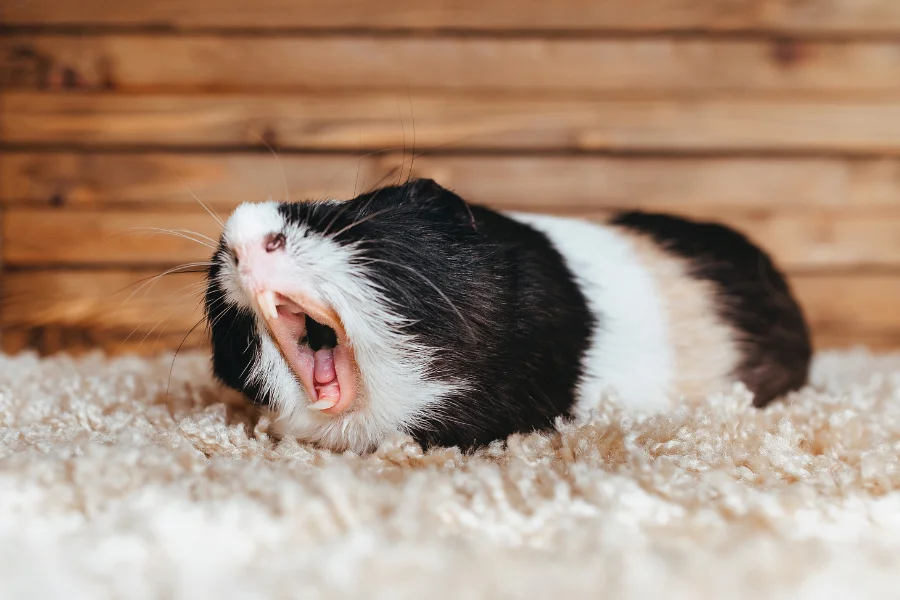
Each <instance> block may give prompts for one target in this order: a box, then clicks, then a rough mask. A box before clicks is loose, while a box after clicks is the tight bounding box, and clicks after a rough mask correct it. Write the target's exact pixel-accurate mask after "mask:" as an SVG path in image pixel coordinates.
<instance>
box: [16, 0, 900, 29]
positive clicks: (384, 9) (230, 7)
mask: <svg viewBox="0 0 900 600" xmlns="http://www.w3.org/2000/svg"><path fill="white" fill-rule="evenodd" d="M0 21H2V22H4V23H6V24H8V25H12V26H18V25H44V26H47V25H105V26H135V25H137V26H154V27H164V28H175V29H178V28H209V27H213V28H238V29H246V28H300V29H321V28H341V29H343V28H347V29H362V30H384V29H414V30H440V29H466V30H513V31H516V30H540V31H573V30H576V31H585V30H627V31H658V30H696V29H704V30H714V31H732V30H768V31H798V32H814V33H849V34H855V33H861V32H896V31H898V30H900V5H898V4H897V3H896V2H894V1H893V0H864V1H858V2H856V1H854V2H848V1H846V0H728V1H718V2H712V1H709V0H643V1H642V2H641V3H640V5H635V3H634V2H632V1H629V0H604V1H603V2H596V1H594V0H564V1H562V2H552V3H548V2H543V1H541V0H522V1H520V2H510V1H508V0H492V1H490V2H484V1H483V0H386V1H383V2H377V3H372V2H367V1H366V0H336V1H332V2H327V3H322V2H316V1H314V0H257V1H255V2H245V1H243V0H215V1H213V0H192V1H190V2H185V1H183V0H157V1H154V2H127V3H125V2H113V1H111V0H84V1H82V2H78V3H73V2H69V1H68V0H28V1H24V0H18V1H17V0H13V1H11V2H5V3H4V4H3V5H2V9H0Z"/></svg>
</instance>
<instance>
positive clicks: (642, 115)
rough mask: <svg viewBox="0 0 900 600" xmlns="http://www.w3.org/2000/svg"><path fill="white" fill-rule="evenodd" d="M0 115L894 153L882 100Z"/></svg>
mask: <svg viewBox="0 0 900 600" xmlns="http://www.w3.org/2000/svg"><path fill="white" fill-rule="evenodd" d="M407 101H408V103H407ZM409 106H411V107H412V110H411V111H410V110H409ZM0 115H2V117H3V120H2V123H0V127H2V129H0V142H6V143H26V144H76V145H83V146H90V145H96V144H104V145H106V144H111V145H112V144H118V145H122V144H124V145H129V146H160V145H161V146H179V147H185V148H191V147H194V148H196V147H210V146H222V145H225V146H246V145H253V146H257V147H260V146H261V145H262V140H268V141H269V142H270V143H271V144H272V145H275V146H278V147H284V148H307V149H315V148H320V149H331V150H350V151H357V150H360V149H365V150H377V151H385V150H390V149H400V148H403V147H404V146H406V147H409V146H411V145H413V141H414V140H415V146H416V148H417V149H419V150H435V149H438V148H441V149H455V150H463V149H466V148H478V149H498V150H510V149H513V150H515V149H519V150H521V149H533V150H593V151H597V150H630V151H647V150H656V151H661V150H666V151H699V152H712V151H720V150H739V151H755V152H761V151H772V150H775V151H789V152H809V151H818V152H821V151H828V152H841V153H897V152H900V101H889V100H869V101H853V102H849V101H838V100H830V101H799V100H778V99H752V98H730V99H694V100H691V99H680V100H678V99H668V100H663V99H659V100H652V99H640V98H636V99H632V100H626V99H588V98H573V99H559V98H557V99H548V98H525V97H508V96H497V95H475V96H472V95H464V96H452V95H446V94H445V95H426V94H415V95H412V96H410V97H408V98H407V97H405V96H404V97H401V96H400V95H397V94H351V93H344V94H309V95H296V96H289V95H178V96H174V95H140V96H130V95H116V94H52V93H32V92H10V93H7V94H5V95H4V96H2V97H0ZM413 116H414V121H415V127H414V131H415V137H413V125H412V123H413V118H412V117H413Z"/></svg>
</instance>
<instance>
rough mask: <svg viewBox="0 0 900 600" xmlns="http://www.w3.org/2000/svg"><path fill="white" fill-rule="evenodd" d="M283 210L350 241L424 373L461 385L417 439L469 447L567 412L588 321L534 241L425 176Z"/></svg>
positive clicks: (570, 283)
mask: <svg viewBox="0 0 900 600" xmlns="http://www.w3.org/2000/svg"><path fill="white" fill-rule="evenodd" d="M280 210H281V212H282V214H283V215H284V216H285V217H287V218H288V219H289V220H290V221H293V222H302V223H305V224H306V225H307V226H308V227H309V228H310V229H311V230H313V231H315V232H318V233H321V234H324V235H327V236H330V237H331V238H332V239H333V240H334V241H336V242H338V243H340V244H346V245H350V244H353V245H354V246H355V247H356V248H357V249H358V254H357V256H358V262H359V264H360V266H361V267H363V266H365V268H367V269H368V270H369V272H370V273H371V274H372V277H373V278H374V279H375V281H376V282H377V283H378V284H379V285H380V286H381V287H382V288H383V290H384V293H385V296H386V297H387V300H388V301H389V302H390V306H391V309H392V310H393V311H394V312H396V313H398V314H399V315H401V316H402V317H404V318H405V319H406V320H408V321H409V323H410V324H409V326H408V327H407V328H406V331H407V332H408V333H411V334H414V335H415V336H416V338H417V339H418V341H419V342H420V343H421V344H423V345H425V346H427V347H429V348H432V349H434V350H435V353H436V359H435V361H434V363H433V365H432V368H431V372H430V373H429V376H430V377H433V378H436V379H440V380H457V381H463V382H466V383H467V385H468V388H469V389H468V391H466V392H463V393H460V394H458V395H456V396H453V397H449V398H447V399H446V400H445V401H444V402H443V403H442V404H441V406H439V407H435V409H434V410H432V411H431V412H429V413H427V414H423V415H421V417H420V425H419V426H417V427H416V428H415V429H414V430H412V431H409V432H408V433H409V434H411V435H412V436H413V437H414V438H415V439H416V440H417V441H418V442H420V443H421V444H423V445H425V446H428V445H433V444H437V445H449V446H453V445H459V446H462V447H471V446H475V445H479V444H484V443H487V442H490V441H493V440H496V439H502V438H505V437H506V436H508V435H509V434H511V433H514V432H527V431H531V430H538V429H545V428H547V427H550V426H552V424H553V421H554V419H555V418H556V417H557V416H559V415H566V414H568V413H569V412H570V410H571V408H572V405H573V402H574V395H575V386H576V384H577V382H578V380H579V377H580V375H581V372H582V364H581V361H582V357H583V356H584V354H585V351H586V350H587V348H588V345H589V341H590V336H591V333H592V331H593V327H594V317H593V316H592V314H591V312H590V310H589V309H588V306H587V302H586V300H585V298H584V296H583V295H582V293H581V291H580V289H579V287H578V286H577V285H576V283H575V281H574V279H573V276H572V273H570V271H569V269H568V268H567V267H566V265H565V263H564V261H563V258H562V257H561V256H560V254H559V253H558V252H557V251H556V250H555V249H554V248H553V247H552V245H551V244H550V242H549V240H548V239H547V237H546V236H544V235H543V234H542V233H539V232H537V231H536V230H534V229H533V228H531V227H529V226H527V225H524V224H521V223H519V222H517V221H514V220H512V219H510V218H508V217H505V216H503V215H500V214H498V213H496V212H494V211H491V210H488V209H485V208H482V207H478V206H470V205H468V204H467V203H466V202H465V201H463V200H462V199H461V198H460V197H459V196H457V195H456V194H454V193H452V192H450V191H449V190H446V189H444V188H443V187H441V186H439V185H438V184H436V183H435V182H433V181H431V180H427V179H419V180H415V181H411V182H409V183H407V184H406V185H402V186H396V187H387V188H382V189H379V190H377V191H374V192H372V193H369V194H364V195H362V196H359V197H358V198H357V199H355V200H352V201H350V202H347V203H343V204H308V203H296V204H284V205H282V206H281V208H280Z"/></svg>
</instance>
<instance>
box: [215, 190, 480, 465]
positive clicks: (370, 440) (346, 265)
mask: <svg viewBox="0 0 900 600" xmlns="http://www.w3.org/2000/svg"><path fill="white" fill-rule="evenodd" d="M274 231H280V232H282V233H284V235H285V238H286V243H285V252H284V253H273V254H277V256H276V255H273V256H272V257H271V260H273V261H278V262H277V265H278V268H277V269H275V270H274V271H273V272H274V274H270V275H267V277H268V279H267V280H266V282H265V283H266V285H267V289H272V290H273V291H276V292H282V293H289V292H290V291H297V290H302V291H303V293H304V294H305V295H307V296H309V297H313V298H316V299H317V300H319V301H321V302H323V303H325V304H328V305H330V306H332V307H333V308H334V309H335V310H336V311H337V313H338V315H339V316H340V318H341V320H342V322H343V325H344V329H345V331H346V333H347V337H348V338H349V340H350V343H351V344H352V345H353V349H354V353H355V357H356V364H357V367H358V368H359V371H360V375H361V376H360V381H359V384H360V385H359V386H358V388H359V392H358V395H357V398H356V400H355V401H354V403H353V405H352V406H351V407H350V409H349V410H347V411H346V412H344V413H341V414H339V415H325V414H322V413H320V412H317V411H312V410H309V409H308V408H307V406H308V405H309V403H310V400H309V398H308V397H307V395H306V392H305V390H304V388H303V386H302V385H300V384H299V383H298V381H297V378H296V377H295V376H294V374H293V372H292V371H291V369H290V367H289V366H288V364H287V362H286V361H285V360H284V358H283V357H282V355H281V352H280V350H279V349H278V347H277V345H276V343H275V342H274V341H273V340H272V338H271V337H270V335H269V333H268V330H267V329H266V327H265V325H264V323H263V322H262V321H261V320H260V319H259V318H258V317H257V319H256V323H257V324H256V329H257V334H258V335H259V337H260V339H261V344H260V352H259V355H258V357H257V359H256V361H255V363H254V364H253V365H252V367H251V369H250V371H249V375H248V376H249V378H250V380H251V381H253V382H256V383H257V384H259V385H260V387H261V388H262V389H263V391H264V393H265V394H266V396H267V397H268V398H269V400H270V403H271V406H272V408H273V410H275V411H276V412H277V413H278V417H279V419H278V421H277V423H278V426H279V428H280V429H281V431H282V433H284V434H286V435H291V436H294V437H297V438H299V439H301V440H304V441H310V442H315V443H318V444H320V445H322V446H325V447H329V448H332V449H334V450H345V449H350V450H354V451H357V452H363V451H366V450H369V449H371V448H373V447H374V446H376V445H377V444H378V443H379V442H380V441H381V440H382V439H383V438H384V437H385V436H386V435H388V434H391V433H395V432H402V431H405V430H407V429H408V428H409V427H410V426H411V425H413V424H415V423H417V419H419V418H420V417H421V415H423V414H424V413H425V411H426V409H427V408H429V407H433V406H435V405H436V404H438V403H439V402H440V400H441V399H442V398H444V397H445V396H447V395H448V394H451V393H454V392H457V391H460V390H461V389H463V387H464V385H463V384H462V383H461V382H445V381H439V382H437V381H429V379H428V369H429V365H430V363H431V360H432V350H431V349H429V348H425V347H422V346H420V345H419V344H417V343H416V341H415V340H414V339H412V338H411V337H410V336H409V335H407V334H405V333H403V330H402V326H403V325H404V324H405V323H404V321H403V319H402V318H400V317H399V316H397V315H396V314H395V313H394V312H393V311H391V310H390V309H389V304H388V302H387V301H386V300H385V299H384V297H383V295H382V294H381V292H380V290H379V287H378V284H377V282H375V281H373V280H372V276H371V274H369V273H367V271H366V269H365V267H364V266H362V265H360V264H354V263H355V260H354V259H355V253H354V250H353V249H352V248H350V247H345V246H341V245H339V244H337V243H335V242H333V241H332V240H331V239H329V238H327V237H323V236H321V235H319V234H316V233H311V232H308V231H306V228H305V227H304V226H302V225H293V224H286V223H285V222H284V219H283V217H282V216H281V214H280V213H279V212H278V205H277V204H276V203H274V202H268V203H263V204H255V205H254V204H245V205H242V206H241V207H239V208H238V209H237V210H236V211H235V212H234V214H233V215H232V216H231V217H230V218H229V220H228V223H227V224H226V234H225V240H226V243H228V244H232V243H236V244H253V243H261V241H262V240H263V239H264V237H265V236H266V235H268V234H270V233H272V232H274ZM359 262H364V260H361V261H359ZM267 264H268V265H271V264H274V263H267ZM219 283H220V284H221V286H222V288H223V289H224V290H225V294H226V300H227V301H228V302H232V303H234V304H237V305H239V306H242V307H245V308H248V309H249V307H250V306H251V304H250V301H249V297H248V295H247V292H246V291H245V290H244V289H243V285H242V283H241V277H240V275H239V274H238V272H237V269H236V268H235V265H234V264H233V262H228V261H226V262H225V263H223V266H222V269H221V271H220V275H219Z"/></svg>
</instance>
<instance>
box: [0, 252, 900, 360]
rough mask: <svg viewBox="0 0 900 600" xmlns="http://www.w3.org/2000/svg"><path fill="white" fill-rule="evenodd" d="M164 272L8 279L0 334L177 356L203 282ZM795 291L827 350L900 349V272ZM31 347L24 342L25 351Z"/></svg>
mask: <svg viewBox="0 0 900 600" xmlns="http://www.w3.org/2000/svg"><path fill="white" fill-rule="evenodd" d="M159 272H160V271H159V270H147V269H143V270H123V271H115V270H114V271H108V270H101V271H67V270H47V271H26V272H15V273H9V274H7V275H6V276H5V278H4V286H3V306H4V310H3V311H2V313H0V327H2V328H3V330H4V331H12V332H14V333H13V334H12V336H13V337H16V336H17V334H16V333H15V332H25V331H30V330H42V331H46V330H49V331H55V332H57V334H58V335H70V337H71V336H72V335H74V334H72V333H71V332H77V331H85V332H89V333H90V332H93V333H92V334H91V335H93V336H94V338H96V339H105V340H107V341H108V342H109V343H108V344H107V346H111V345H112V340H117V341H118V343H119V344H122V342H123V341H124V339H125V337H128V334H130V333H132V332H134V333H133V334H132V335H131V336H130V337H129V339H128V342H129V343H131V342H138V341H140V340H142V339H144V338H146V342H145V343H148V344H151V346H149V348H158V346H154V345H152V344H153V343H154V342H158V339H157V338H158V337H159V338H161V339H162V340H163V341H164V343H166V340H168V342H167V343H169V344H171V345H169V346H165V345H163V346H162V347H168V348H170V349H171V348H174V346H175V345H177V341H179V338H180V337H182V336H183V335H184V333H186V332H187V331H188V330H189V329H190V328H191V327H193V326H194V325H195V324H196V323H197V321H198V319H200V318H201V317H202V312H201V309H198V308H197V306H198V301H199V296H198V294H199V292H200V291H201V290H202V289H203V286H204V283H203V282H204V279H203V276H202V275H201V274H196V273H186V274H179V275H168V276H165V277H162V278H161V279H159V280H158V281H157V282H156V283H155V284H152V285H144V287H141V284H140V282H141V281H142V280H146V278H148V277H152V276H154V275H157V274H158V273H159ZM791 285H792V287H793V289H794V291H795V293H796V294H797V297H798V298H799V299H800V302H801V304H802V305H803V307H804V310H805V311H806V314H807V318H808V320H809V322H810V325H811V328H812V329H813V332H814V335H815V336H816V339H817V340H818V341H819V342H820V343H821V344H823V345H824V346H834V345H852V344H854V343H876V342H877V346H878V347H885V346H891V345H893V346H894V347H900V343H896V342H900V312H898V311H897V310H896V302H895V299H896V298H898V297H900V271H898V272H897V273H895V274H883V275H866V274H842V275H836V274H828V273H824V274H796V275H793V276H792V277H791ZM862 307H865V309H864V310H863V309H862ZM198 330H202V326H201V327H199V328H198ZM59 332H63V333H62V334H60V333H59ZM117 335H118V336H119V337H116V336H117ZM21 337H22V334H21V333H19V334H18V338H21ZM74 337H76V338H77V337H78V336H74ZM83 337H84V336H82V338H83ZM88 338H90V336H88ZM199 339H200V338H198V337H195V338H192V340H199ZM173 341H174V342H176V343H175V344H172V342H173ZM28 343H29V342H27V341H26V342H23V341H21V339H20V341H19V342H18V344H19V345H21V346H25V345H27V344H28ZM30 343H36V342H30ZM73 343H74V342H73ZM134 346H136V344H130V345H127V346H126V347H134Z"/></svg>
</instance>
